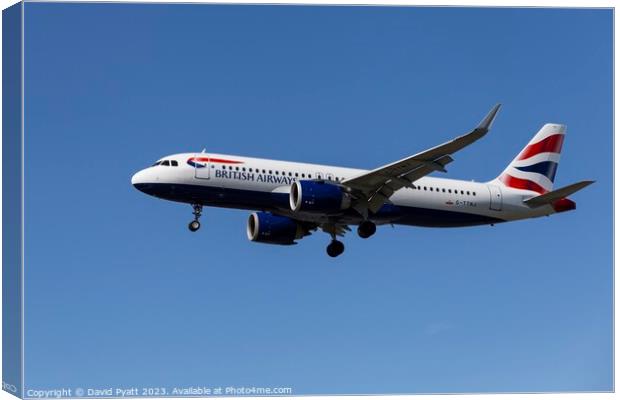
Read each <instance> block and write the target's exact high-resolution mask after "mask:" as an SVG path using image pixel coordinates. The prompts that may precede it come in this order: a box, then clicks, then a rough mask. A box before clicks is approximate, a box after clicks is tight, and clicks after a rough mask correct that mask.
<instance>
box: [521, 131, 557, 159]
mask: <svg viewBox="0 0 620 400" xmlns="http://www.w3.org/2000/svg"><path fill="white" fill-rule="evenodd" d="M563 142H564V135H560V134H556V135H551V136H548V137H546V138H544V139H543V140H541V141H540V142H537V143H532V144H530V145H529V146H527V147H526V148H525V149H523V151H522V152H521V154H519V158H518V160H525V159H527V158H530V157H533V156H535V155H536V154H540V153H559V152H560V150H562V143H563Z"/></svg>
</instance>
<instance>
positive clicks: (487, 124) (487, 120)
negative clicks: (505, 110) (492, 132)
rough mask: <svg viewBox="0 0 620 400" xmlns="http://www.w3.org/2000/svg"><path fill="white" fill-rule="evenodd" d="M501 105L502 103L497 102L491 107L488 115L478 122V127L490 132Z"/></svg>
mask: <svg viewBox="0 0 620 400" xmlns="http://www.w3.org/2000/svg"><path fill="white" fill-rule="evenodd" d="M501 106H502V104H501V103H497V104H496V105H495V106H493V108H492V109H491V111H489V113H488V114H487V115H486V117H484V119H483V120H482V121H480V124H478V127H477V128H476V129H479V130H483V131H485V132H488V131H489V129H491V125H492V124H493V121H494V120H495V117H496V116H497V113H498V111H499V109H500V107H501Z"/></svg>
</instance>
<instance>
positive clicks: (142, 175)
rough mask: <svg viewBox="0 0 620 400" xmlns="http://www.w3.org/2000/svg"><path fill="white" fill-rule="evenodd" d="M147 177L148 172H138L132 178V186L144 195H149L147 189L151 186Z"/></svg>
mask: <svg viewBox="0 0 620 400" xmlns="http://www.w3.org/2000/svg"><path fill="white" fill-rule="evenodd" d="M146 175H147V174H146V172H145V171H144V170H142V171H138V172H136V173H135V174H133V176H132V177H131V184H132V185H133V187H135V188H136V189H138V190H139V191H141V192H143V193H147V189H148V187H149V186H150V184H149V182H148V180H147V176H146ZM147 194H148V193H147Z"/></svg>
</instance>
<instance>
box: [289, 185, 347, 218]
mask: <svg viewBox="0 0 620 400" xmlns="http://www.w3.org/2000/svg"><path fill="white" fill-rule="evenodd" d="M289 202H290V204H291V210H293V211H305V212H321V213H328V214H330V213H338V212H340V211H342V210H345V209H347V208H349V207H350V206H351V196H350V195H349V194H348V193H346V192H345V191H344V190H343V188H342V187H341V186H338V185H334V184H333V183H328V182H323V181H296V182H294V183H293V184H292V185H291V193H290V195H289Z"/></svg>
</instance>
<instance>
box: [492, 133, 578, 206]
mask: <svg viewBox="0 0 620 400" xmlns="http://www.w3.org/2000/svg"><path fill="white" fill-rule="evenodd" d="M565 132H566V126H565V125H561V124H545V125H544V126H543V127H542V128H541V129H540V130H539V131H538V133H537V134H536V135H535V136H534V137H533V138H532V140H530V142H529V143H528V144H527V146H525V148H524V149H523V150H521V152H520V153H519V155H517V157H515V159H514V160H512V162H511V163H510V164H509V165H508V167H507V168H506V169H505V170H504V172H502V174H501V175H500V176H499V177H497V178H496V179H495V181H496V182H499V183H500V184H502V185H503V186H507V187H510V188H513V189H521V190H529V191H533V192H536V193H539V194H544V193H547V192H550V191H551V190H553V181H554V179H555V173H556V171H557V168H558V164H559V162H560V152H561V151H562V143H563V142H564V134H565Z"/></svg>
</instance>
